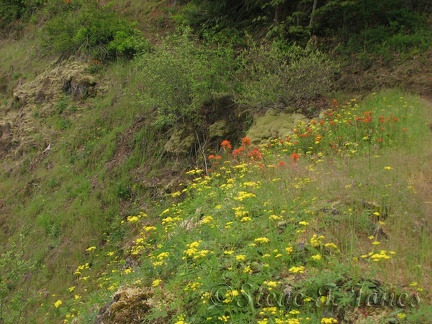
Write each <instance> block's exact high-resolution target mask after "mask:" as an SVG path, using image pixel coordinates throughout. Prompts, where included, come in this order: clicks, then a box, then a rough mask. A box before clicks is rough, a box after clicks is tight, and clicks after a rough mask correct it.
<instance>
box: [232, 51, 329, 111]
mask: <svg viewBox="0 0 432 324" xmlns="http://www.w3.org/2000/svg"><path fill="white" fill-rule="evenodd" d="M243 65H244V71H245V76H244V86H243V91H242V93H241V96H240V97H239V98H238V102H239V103H241V104H245V105H248V106H250V107H254V108H264V109H268V108H276V109H281V110H284V109H292V108H298V107H300V106H301V105H302V104H303V103H304V102H305V101H308V100H312V99H314V98H315V97H317V96H319V95H323V94H325V93H326V92H328V91H329V89H330V85H331V78H332V75H333V73H334V72H335V70H336V66H335V65H334V63H332V62H331V61H330V59H328V58H327V56H326V55H324V54H322V53H320V52H317V51H310V50H305V49H302V48H300V47H298V46H292V47H289V48H285V49H284V48H282V47H281V46H279V45H278V44H277V43H272V44H271V45H270V46H253V47H251V48H250V49H249V50H247V51H245V52H244V56H243Z"/></svg>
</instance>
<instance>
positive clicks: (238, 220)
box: [51, 90, 432, 323]
mask: <svg viewBox="0 0 432 324" xmlns="http://www.w3.org/2000/svg"><path fill="white" fill-rule="evenodd" d="M428 109H430V106H427V105H426V104H425V103H424V102H421V101H420V100H419V99H418V98H416V97H412V96H410V95H406V94H403V93H401V92H399V91H395V90H392V91H384V92H381V93H379V94H376V95H375V94H374V95H371V96H370V97H369V98H368V99H367V100H365V101H364V102H360V103H356V102H354V101H351V102H349V103H348V104H346V105H343V106H342V107H340V106H339V107H336V105H335V107H334V108H332V109H329V110H328V111H326V113H325V114H324V116H323V118H322V119H321V120H322V121H323V122H322V123H320V120H316V122H314V121H312V122H311V123H310V124H307V125H306V124H305V125H300V126H299V127H298V131H297V132H294V133H293V135H292V136H291V138H289V139H281V141H273V142H271V143H269V145H265V146H260V147H257V148H256V150H255V148H254V147H252V146H249V145H248V143H247V140H245V142H244V144H243V145H242V147H241V148H240V149H241V150H240V151H235V150H230V149H229V148H228V146H227V145H225V149H223V148H222V150H221V151H220V152H219V155H216V156H212V157H211V159H210V161H211V162H212V165H211V168H209V169H207V170H204V169H203V168H198V169H195V170H191V172H189V173H188V174H189V177H190V178H191V180H190V181H189V184H188V185H187V186H186V187H185V188H184V189H183V190H181V191H179V192H176V193H173V194H172V195H171V196H172V199H173V200H174V202H173V203H172V204H171V205H170V206H166V207H167V208H165V209H164V207H163V206H161V207H160V208H158V207H155V208H152V209H149V210H147V213H146V214H144V213H139V214H138V213H137V214H136V217H135V216H130V217H128V219H127V220H126V221H125V222H124V223H123V224H122V227H123V228H124V230H125V231H127V232H128V233H129V234H128V236H131V237H134V241H133V243H132V246H130V245H129V248H127V251H126V252H125V254H124V255H121V254H118V253H117V252H115V253H112V255H111V253H109V252H111V251H109V250H108V249H105V250H103V251H99V252H98V253H99V255H101V254H106V255H109V259H110V260H111V261H107V263H106V264H105V271H104V272H102V273H101V272H99V273H96V272H95V271H92V269H91V268H89V269H86V266H85V264H86V263H87V262H90V261H91V260H96V259H95V258H94V256H95V254H93V253H96V252H91V253H89V255H88V258H87V259H86V260H83V263H82V265H83V267H82V268H83V271H81V272H82V273H81V274H79V275H78V280H77V281H76V284H75V286H76V288H75V289H76V291H80V292H82V295H80V297H75V298H74V297H73V296H72V295H73V294H74V293H71V297H70V299H69V300H66V299H63V300H62V304H61V305H60V306H59V307H58V308H56V307H55V306H53V303H54V302H55V301H57V300H58V299H57V298H56V297H54V298H51V312H58V313H60V314H62V315H63V316H64V318H65V319H66V320H67V321H70V320H72V318H78V322H90V321H92V320H94V318H95V315H96V312H97V309H99V308H100V307H102V306H103V305H104V304H105V303H107V302H108V301H109V299H110V296H112V294H114V293H115V292H116V291H117V290H118V289H119V288H121V289H120V291H127V289H129V293H130V297H129V299H127V298H126V299H125V300H126V306H125V309H123V311H125V312H126V313H124V314H128V316H132V314H134V315H133V316H135V318H140V319H141V320H143V321H144V320H145V321H150V322H151V321H154V322H158V321H159V322H161V323H162V322H163V323H168V322H170V323H203V322H206V321H207V322H211V323H214V322H233V323H251V322H253V323H275V322H276V323H300V322H312V323H317V322H321V323H336V322H340V323H343V322H344V321H348V320H350V319H351V320H362V319H363V320H366V318H367V317H368V316H369V318H371V316H374V317H373V318H374V320H376V321H380V322H384V321H388V320H393V321H398V322H413V321H424V320H426V318H429V317H430V316H431V312H432V309H431V306H430V305H431V296H430V294H429V292H428V291H427V287H429V286H430V277H429V274H430V270H431V262H430V260H431V259H432V256H431V252H430V249H429V246H430V243H431V235H430V232H429V231H428V230H427V228H426V227H425V225H426V223H422V221H423V222H424V221H425V219H426V217H427V209H426V207H427V206H426V205H425V204H424V202H425V198H426V197H427V196H425V195H424V194H425V191H427V190H426V188H425V186H426V187H427V186H428V185H427V183H425V182H424V176H423V178H422V177H421V175H428V176H430V175H429V173H430V168H429V167H428V166H427V163H426V161H428V160H427V156H429V155H430V154H431V151H430V148H429V147H427V142H428V141H430V136H431V134H430V131H429V129H428V127H427V125H426V124H425V122H424V121H425V120H427V118H430V115H425V114H426V113H429V112H428ZM364 112H366V113H365V114H364ZM338 115H340V117H338ZM356 116H357V117H359V118H358V120H357V122H354V120H355V117H356ZM380 116H383V117H381V118H380ZM404 116H405V117H404ZM335 118H338V122H337V123H336V125H335V123H334V120H335ZM396 118H397V120H396ZM350 119H351V122H349V121H348V120H350ZM332 122H333V123H332ZM382 128H384V129H382ZM309 129H311V131H309V133H308V130H309ZM303 131H306V132H305V133H306V134H307V135H305V136H303V135H302V136H300V135H301V134H305V133H304V132H303ZM317 134H320V135H321V139H320V140H317ZM366 136H367V137H368V138H367V139H365V137H366ZM340 137H342V139H340ZM311 139H312V141H311ZM378 139H382V141H381V140H378ZM336 140H338V142H336ZM347 143H351V144H350V145H347ZM215 153H216V152H215ZM233 153H234V154H233ZM251 156H253V157H254V158H251ZM428 168H429V169H428ZM206 173H207V175H206ZM428 188H429V190H430V187H428ZM158 209H159V211H158ZM125 247H126V246H125ZM96 251H98V250H96ZM127 260H129V261H127ZM131 260H135V261H134V262H130V261H131ZM84 278H85V280H84ZM94 283H99V287H100V289H98V290H95V291H93V292H91V293H90V294H85V293H84V292H83V291H85V289H86V287H90V286H91V285H92V284H94ZM128 287H129V288H128ZM134 287H135V289H138V290H135V294H138V295H139V294H140V293H141V294H144V292H145V294H149V295H150V296H151V298H147V299H145V298H144V300H142V299H141V300H140V302H139V304H137V303H138V302H134V301H133V299H134V297H133V294H132V290H131V289H132V288H134ZM74 291H75V290H74ZM137 291H138V293H137ZM288 292H291V295H290V294H289V293H288ZM386 293H387V294H388V296H392V295H391V294H394V296H397V297H400V296H409V298H410V302H411V303H412V305H413V307H411V306H410V305H407V304H406V303H405V304H404V305H402V304H400V303H399V304H397V300H395V301H394V305H391V304H390V301H388V300H387V301H386V300H377V301H375V303H377V305H375V306H376V307H374V306H373V305H372V304H373V301H372V302H371V300H372V299H373V298H372V297H373V296H374V294H375V295H376V296H378V297H379V298H380V297H382V296H384V294H386ZM403 294H407V295H403ZM295 296H297V298H299V299H301V302H299V301H298V302H297V303H296V301H295V300H294V299H293V298H294V297H295ZM368 296H369V299H368ZM371 296H372V297H371ZM289 297H291V299H289ZM417 297H418V298H419V300H418V299H416V298H417ZM278 298H282V299H280V300H279V302H278ZM371 298H372V299H371ZM120 302H121V301H120ZM336 304H337V305H336ZM134 305H135V306H134ZM137 305H140V308H139V309H138V310H137V308H136V306H137ZM149 305H151V307H146V306H149ZM112 307H113V308H115V307H117V306H116V303H114V304H113V305H112ZM134 307H135V308H134ZM124 314H123V316H124ZM116 315H117V314H116V313H115V312H114V313H113V315H112V317H111V320H114V321H116V319H115V316H116ZM117 320H119V319H117Z"/></svg>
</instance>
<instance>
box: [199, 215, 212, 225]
mask: <svg viewBox="0 0 432 324" xmlns="http://www.w3.org/2000/svg"><path fill="white" fill-rule="evenodd" d="M212 221H213V217H211V216H204V217H203V219H201V222H200V223H201V224H208V223H211V222H212Z"/></svg>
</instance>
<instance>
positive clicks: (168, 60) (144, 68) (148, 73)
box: [136, 29, 235, 128]
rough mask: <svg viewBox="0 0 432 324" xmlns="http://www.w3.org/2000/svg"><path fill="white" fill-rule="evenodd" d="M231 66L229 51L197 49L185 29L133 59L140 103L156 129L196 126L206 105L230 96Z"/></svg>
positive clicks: (231, 57) (222, 49)
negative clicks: (152, 116)
mask: <svg viewBox="0 0 432 324" xmlns="http://www.w3.org/2000/svg"><path fill="white" fill-rule="evenodd" d="M234 65H235V62H234V59H233V51H232V49H231V48H229V47H227V48H225V47H220V48H206V47H204V46H200V45H199V44H197V42H196V41H194V40H193V39H192V36H191V34H190V30H189V29H186V30H185V31H183V32H182V33H180V34H175V35H172V36H170V37H168V38H166V39H164V40H162V44H161V45H160V46H159V47H158V48H157V49H155V50H154V51H152V52H147V53H144V54H143V55H141V56H139V57H138V58H137V60H136V67H137V69H138V70H139V77H140V81H141V82H142V88H143V90H144V91H143V92H142V94H141V95H140V102H141V104H142V105H143V106H145V107H147V108H149V109H151V110H152V109H154V110H155V111H156V116H155V119H154V125H156V126H157V127H159V128H163V127H168V126H172V125H175V124H176V123H179V122H181V123H184V124H188V123H192V124H193V125H195V126H196V125H198V124H199V118H198V117H199V113H200V109H201V108H202V107H203V106H204V105H205V104H206V103H208V102H210V101H212V100H214V99H215V98H219V97H222V96H224V95H226V94H227V93H231V91H232V90H231V87H230V86H231V84H232V73H233V70H234V69H233V68H234Z"/></svg>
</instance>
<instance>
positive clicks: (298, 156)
mask: <svg viewBox="0 0 432 324" xmlns="http://www.w3.org/2000/svg"><path fill="white" fill-rule="evenodd" d="M299 159H300V155H298V153H295V152H294V153H293V154H291V160H293V161H294V162H297V161H298V160H299Z"/></svg>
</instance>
